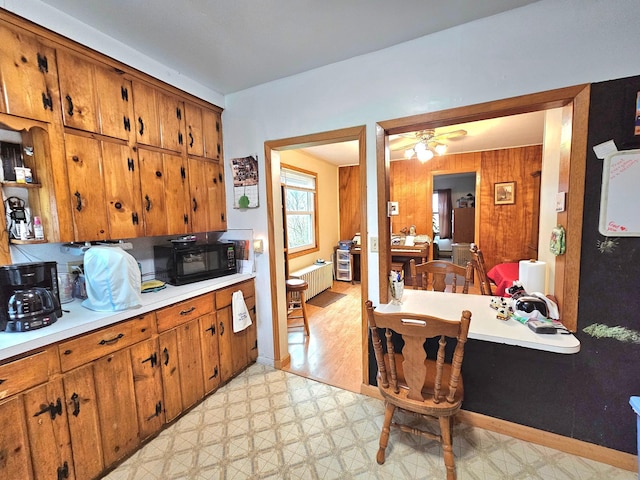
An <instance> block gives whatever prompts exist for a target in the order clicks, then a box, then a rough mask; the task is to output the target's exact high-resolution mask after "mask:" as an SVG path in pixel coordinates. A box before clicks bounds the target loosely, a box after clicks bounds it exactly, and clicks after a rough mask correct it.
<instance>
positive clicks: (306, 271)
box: [289, 262, 333, 300]
mask: <svg viewBox="0 0 640 480" xmlns="http://www.w3.org/2000/svg"><path fill="white" fill-rule="evenodd" d="M289 276H290V277H292V278H300V279H302V280H304V281H305V282H307V284H308V285H309V288H308V289H307V291H306V292H305V299H306V300H309V299H310V298H312V297H315V296H316V295H318V294H319V293H321V292H324V291H325V290H326V289H327V288H331V285H332V284H333V262H325V263H323V264H322V265H317V264H315V263H314V264H313V265H309V266H308V267H304V268H301V269H300V270H296V271H295V272H291V273H290V274H289Z"/></svg>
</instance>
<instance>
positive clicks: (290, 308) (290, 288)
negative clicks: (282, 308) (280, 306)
mask: <svg viewBox="0 0 640 480" xmlns="http://www.w3.org/2000/svg"><path fill="white" fill-rule="evenodd" d="M286 286H287V326H288V327H299V326H302V327H304V333H305V335H307V336H309V320H308V319H307V305H306V300H305V298H304V297H305V291H306V290H307V288H309V284H308V283H307V282H305V281H304V280H302V279H300V278H290V279H288V280H287V281H286ZM299 318H301V319H302V325H295V324H292V325H289V320H295V319H299Z"/></svg>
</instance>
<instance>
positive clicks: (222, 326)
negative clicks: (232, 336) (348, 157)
mask: <svg viewBox="0 0 640 480" xmlns="http://www.w3.org/2000/svg"><path fill="white" fill-rule="evenodd" d="M220 335H221V336H222V335H224V323H222V322H220Z"/></svg>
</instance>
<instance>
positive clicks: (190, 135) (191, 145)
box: [189, 132, 193, 148]
mask: <svg viewBox="0 0 640 480" xmlns="http://www.w3.org/2000/svg"><path fill="white" fill-rule="evenodd" d="M191 147H193V134H192V133H191V132H189V148H191Z"/></svg>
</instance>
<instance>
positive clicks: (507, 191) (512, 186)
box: [493, 182, 516, 205]
mask: <svg viewBox="0 0 640 480" xmlns="http://www.w3.org/2000/svg"><path fill="white" fill-rule="evenodd" d="M493 203H494V204H496V205H510V204H512V203H516V182H500V183H495V184H494V196H493Z"/></svg>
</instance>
